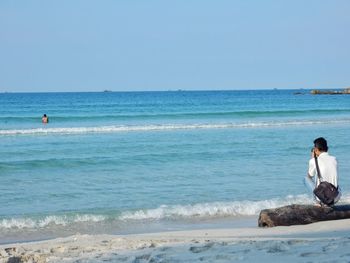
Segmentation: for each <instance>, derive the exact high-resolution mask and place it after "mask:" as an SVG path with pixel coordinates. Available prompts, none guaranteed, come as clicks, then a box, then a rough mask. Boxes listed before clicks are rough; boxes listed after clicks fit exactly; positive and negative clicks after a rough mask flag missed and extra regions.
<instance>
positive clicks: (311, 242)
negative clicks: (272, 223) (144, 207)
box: [0, 219, 350, 263]
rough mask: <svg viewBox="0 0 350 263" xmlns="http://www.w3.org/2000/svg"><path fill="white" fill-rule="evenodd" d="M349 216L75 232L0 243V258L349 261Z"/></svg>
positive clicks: (16, 260)
mask: <svg viewBox="0 0 350 263" xmlns="http://www.w3.org/2000/svg"><path fill="white" fill-rule="evenodd" d="M349 248H350V220H349V219H347V220H337V221H324V222H318V223H314V224H309V225H299V226H289V227H275V228H258V227H256V228H231V229H203V230H189V231H174V232H161V233H150V234H138V235H79V234H78V235H74V236H70V237H67V238H58V239H54V240H46V241H40V242H29V243H17V244H6V245H1V246H0V255H1V259H0V262H1V263H3V262H108V261H111V262H202V261H204V262H214V261H215V262H233V261H243V262H266V261H280V260H283V261H284V262H348V260H349V259H350V252H349Z"/></svg>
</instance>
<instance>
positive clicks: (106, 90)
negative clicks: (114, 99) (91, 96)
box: [103, 89, 112, 92]
mask: <svg viewBox="0 0 350 263" xmlns="http://www.w3.org/2000/svg"><path fill="white" fill-rule="evenodd" d="M103 92H112V91H111V90H108V89H105V90H104V91H103Z"/></svg>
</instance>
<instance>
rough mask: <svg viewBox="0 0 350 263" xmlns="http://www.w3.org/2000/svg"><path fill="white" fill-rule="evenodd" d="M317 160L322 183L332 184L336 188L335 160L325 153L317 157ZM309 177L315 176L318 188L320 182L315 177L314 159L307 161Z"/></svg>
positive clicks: (336, 171)
mask: <svg viewBox="0 0 350 263" xmlns="http://www.w3.org/2000/svg"><path fill="white" fill-rule="evenodd" d="M317 160H318V166H319V168H320V173H321V177H322V181H327V182H328V183H331V184H333V185H334V186H335V187H338V165H337V159H336V158H335V157H334V156H331V155H329V154H328V153H327V152H323V153H321V154H320V155H319V156H318V158H317ZM309 175H310V176H311V177H313V176H316V178H317V179H316V186H318V185H319V183H320V181H319V179H318V176H317V169H316V163H315V158H312V159H310V161H309Z"/></svg>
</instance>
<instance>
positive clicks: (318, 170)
mask: <svg viewBox="0 0 350 263" xmlns="http://www.w3.org/2000/svg"><path fill="white" fill-rule="evenodd" d="M315 163H316V171H317V176H318V179H319V180H320V182H321V181H322V177H321V172H320V167H319V166H318V160H317V157H316V155H315Z"/></svg>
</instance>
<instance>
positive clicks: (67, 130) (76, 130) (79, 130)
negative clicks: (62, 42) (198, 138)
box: [0, 119, 350, 135]
mask: <svg viewBox="0 0 350 263" xmlns="http://www.w3.org/2000/svg"><path fill="white" fill-rule="evenodd" d="M345 123H350V119H338V120H316V121H313V120H297V121H295V120H293V121H264V122H242V123H217V124H158V125H156V124H154V125H124V126H115V125H112V126H96V127H61V128H58V127H57V128H34V129H10V130H0V135H36V134H38V135H40V134H85V133H116V132H134V131H169V130H193V129H234V128H259V127H283V126H302V125H315V124H345Z"/></svg>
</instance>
